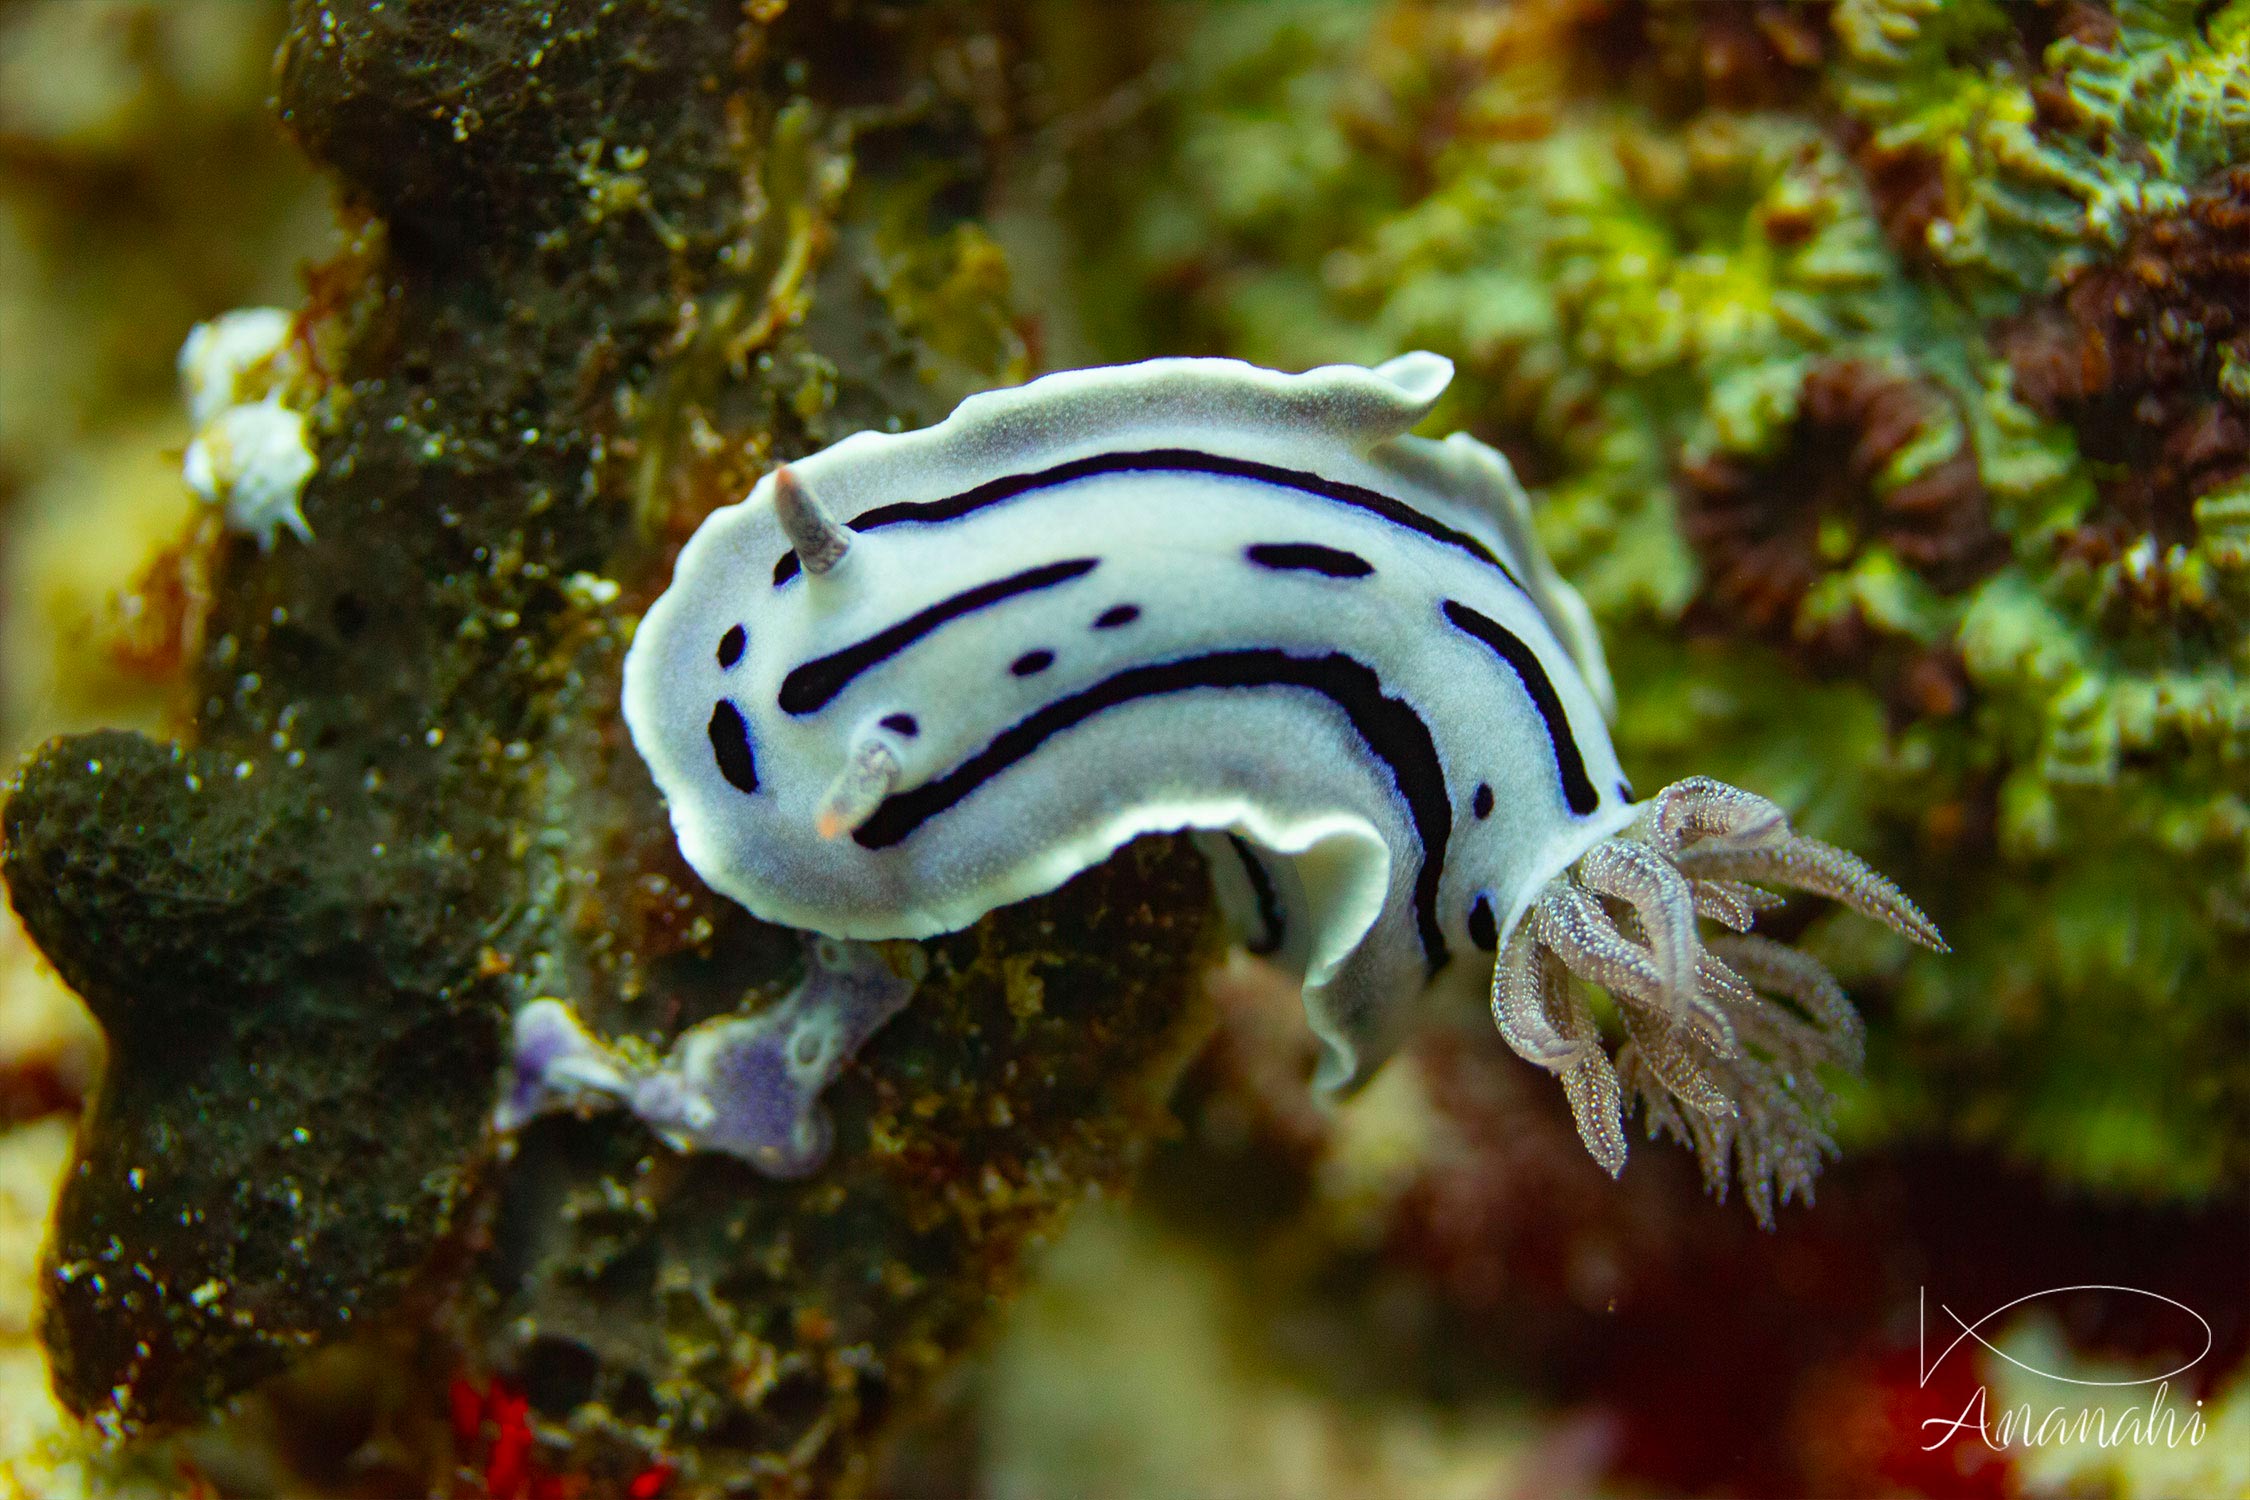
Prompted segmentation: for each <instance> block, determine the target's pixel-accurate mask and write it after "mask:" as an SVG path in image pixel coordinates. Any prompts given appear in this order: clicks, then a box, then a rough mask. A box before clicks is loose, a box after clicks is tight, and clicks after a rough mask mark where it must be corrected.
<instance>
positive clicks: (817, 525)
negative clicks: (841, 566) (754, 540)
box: [773, 464, 852, 576]
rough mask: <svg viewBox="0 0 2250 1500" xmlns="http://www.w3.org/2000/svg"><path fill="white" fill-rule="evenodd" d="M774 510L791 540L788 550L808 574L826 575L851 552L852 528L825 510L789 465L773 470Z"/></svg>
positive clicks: (783, 530) (784, 531) (784, 532)
mask: <svg viewBox="0 0 2250 1500" xmlns="http://www.w3.org/2000/svg"><path fill="white" fill-rule="evenodd" d="M773 509H774V514H775V515H776V516H778V517H780V519H781V530H782V533H783V535H785V536H787V537H788V538H789V550H790V551H792V552H794V553H796V554H797V562H798V564H799V565H800V566H802V567H803V568H804V570H805V572H806V573H808V574H811V575H814V576H818V575H819V574H822V573H825V572H827V571H828V570H829V569H831V568H833V567H835V566H836V564H838V563H840V562H842V561H843V560H844V554H845V553H846V552H847V551H849V550H850V549H851V545H852V534H851V529H850V528H849V527H847V526H845V525H844V524H843V523H842V522H840V521H838V520H837V519H836V518H835V517H834V516H832V515H830V514H829V513H828V512H827V511H826V510H825V509H823V508H822V506H821V503H820V502H819V501H818V500H816V499H814V498H813V495H812V491H810V490H808V489H806V488H805V485H804V481H802V480H800V479H799V478H798V477H797V475H796V471H795V470H793V469H791V468H790V467H789V466H788V465H787V464H784V465H782V466H781V467H780V468H778V469H776V470H774V471H773Z"/></svg>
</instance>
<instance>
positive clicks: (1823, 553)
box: [1680, 359, 2007, 717]
mask: <svg viewBox="0 0 2250 1500" xmlns="http://www.w3.org/2000/svg"><path fill="white" fill-rule="evenodd" d="M1941 401H1942V398H1941V397H1939V396H1938V395H1937V394H1935V393H1934V392H1933V391H1931V390H1930V389H1929V388H1928V387H1927V386H1925V385H1923V384H1921V383H1919V382H1917V381H1915V380H1914V379H1912V378H1911V377H1909V376H1906V375H1902V374H1898V373H1896V372H1893V371H1889V370H1885V369H1882V368H1879V367H1877V366H1875V365H1872V364H1869V363H1867V362H1865V361H1862V360H1857V359H1837V360H1830V361H1828V362H1826V363H1824V364H1821V365H1818V366H1815V367H1814V368H1813V369H1812V370H1811V371H1810V372H1809V373H1808V374H1807V375H1806V377H1805V381H1804V386H1803V389H1802V392H1801V395H1800V401H1799V406H1798V414H1797V421H1796V424H1795V426H1794V427H1793V428H1792V429H1791V430H1790V432H1789V434H1788V436H1787V438H1786V439H1785V440H1784V442H1783V443H1782V445H1781V447H1780V449H1779V451H1778V452H1776V453H1773V454H1771V455H1769V456H1764V457H1757V458H1746V457H1737V456H1735V455H1731V454H1715V455H1703V456H1691V457H1689V458H1687V459H1686V460H1685V461H1684V462H1683V463H1682V464H1681V467H1680V484H1681V491H1682V494H1681V505H1680V527H1681V530H1682V531H1683V532H1684V533H1685V534H1686V537H1687V540H1688V542H1689V544H1690V545H1691V546H1693V547H1694V548H1695V551H1696V554H1697V556H1698V557H1699V558H1700V560H1701V561H1702V564H1703V576H1704V584H1703V591H1702V594H1701V597H1700V598H1699V599H1698V600H1697V602H1696V606H1695V608H1694V609H1693V610H1692V611H1691V616H1690V620H1691V624H1693V625H1695V626H1696V627H1698V628H1702V629H1707V630H1719V631H1724V632H1727V633H1732V634H1747V635H1752V636H1757V637H1761V638H1763V639H1766V640H1770V641H1772V642H1774V643H1776V644H1778V645H1781V646H1784V647H1786V648H1789V649H1791V650H1792V651H1794V652H1796V653H1797V654H1799V655H1800V656H1801V657H1802V658H1803V659H1804V660H1805V661H1806V662H1807V664H1808V665H1810V666H1811V667H1813V668H1814V669H1815V670H1817V671H1824V672H1833V671H1844V670H1851V671H1855V672H1859V673H1863V674H1870V675H1872V676H1873V677H1874V679H1875V680H1876V681H1877V682H1878V683H1879V684H1880V685H1881V686H1882V688H1883V690H1884V692H1885V695H1886V697H1888V698H1889V700H1890V701H1891V704H1892V706H1893V709H1894V711H1897V712H1899V713H1901V714H1903V715H1906V716H1908V717H1924V716H1929V715H1936V714H1947V713H1953V712H1957V711H1958V710H1959V709H1960V708H1961V707H1962V705H1963V703H1964V701H1965V693H1966V686H1965V682H1964V680H1963V678H1962V676H1961V674H1960V670H1959V667H1958V664H1957V663H1955V662H1954V661H1953V659H1952V657H1951V654H1950V653H1948V652H1943V651H1940V652H1935V653H1933V652H1930V651H1928V650H1925V649H1922V648H1920V647H1918V646H1915V645H1914V644H1913V643H1911V642H1902V641H1896V640H1886V639H1884V638H1883V636H1882V633H1881V632H1880V631H1878V630H1877V629H1876V628H1875V627H1874V626H1872V625H1871V624H1870V623H1869V622H1868V621H1866V620H1865V619H1862V618H1860V617H1859V616H1858V615H1856V614H1854V615H1849V616H1847V617H1845V618H1842V619H1838V620H1833V621H1829V622H1826V623H1824V624H1823V625H1821V626H1820V627H1819V628H1817V629H1813V630H1808V629H1807V628H1806V627H1805V624H1804V622H1803V621H1802V620H1801V619H1800V617H1799V616H1800V611H1801V608H1802V606H1803V604H1804V602H1805V600H1806V598H1807V597H1808V596H1809V595H1810V594H1811V593H1812V590H1813V588H1814V586H1815V585H1816V584H1818V583H1819V581H1820V579H1821V577H1822V576H1823V575H1824V574H1826V573H1828V572H1830V571H1832V570H1836V569H1839V568H1842V567H1844V566H1848V565H1849V564H1850V563H1851V561H1852V560H1853V559H1854V558H1855V557H1856V556H1857V555H1858V554H1859V553H1860V552H1861V551H1862V550H1863V549H1865V548H1866V547H1869V546H1873V545H1881V546H1885V547H1888V548H1889V549H1890V550H1891V552H1892V553H1893V554H1895V555H1896V556H1897V557H1898V558H1899V560H1900V561H1902V562H1904V563H1905V564H1906V565H1907V566H1908V567H1910V568H1912V569H1914V571H1915V572H1917V573H1919V574H1920V575H1921V576H1922V577H1923V578H1924V579H1926V580H1927V581H1928V582H1929V583H1930V584H1931V585H1932V586H1934V587H1935V588H1937V589H1938V590H1940V591H1941V592H1945V593H1952V592H1956V591H1958V590H1960V589H1963V588H1966V587H1968V586H1969V585H1970V584H1972V583H1974V582H1975V581H1976V580H1978V579H1979V578H1982V577H1984V576H1985V575H1986V574H1988V573H1990V572H1991V571H1992V570H1993V569H1994V568H1996V567H1998V566H1999V565H2000V563H2001V562H2002V561H2004V560H2005V558H2006V556H2007V548H2006V543H2005V540H2004V539H2003V538H2002V537H2001V535H2000V534H1999V532H1997V531H1996V530H1995V529H1994V528H1993V525H1992V520H1991V516H1990V514H1989V511H1988V508H1987V497H1986V495H1985V490H1984V484H1983V481H1982V479H1981V478H1980V477H1979V475H1978V472H1977V461H1976V454H1975V453H1974V451H1972V450H1971V449H1970V448H1969V447H1968V446H1967V445H1966V444H1964V445H1963V446H1962V448H1961V450H1960V451H1959V452H1957V453H1955V454H1954V455H1953V456H1952V457H1950V458H1947V459H1945V460H1943V461H1942V462H1939V463H1937V464H1934V465H1932V466H1930V467H1929V468H1927V469H1925V470H1923V472H1922V473H1920V474H1918V475H1917V476H1915V477H1914V478H1913V479H1910V480H1908V481H1907V482H1905V483H1904V484H1900V485H1897V486H1895V487H1892V488H1889V489H1884V488H1882V487H1881V485H1880V483H1879V478H1880V476H1881V474H1882V471H1883V469H1884V467H1885V466H1886V465H1887V464H1888V463H1889V462H1890V461H1891V460H1892V459H1893V458H1894V457H1896V456H1897V454H1898V453H1899V452H1900V451H1902V450H1903V449H1905V448H1906V447H1907V446H1908V445H1909V444H1911V443H1913V442H1914V441H1916V440H1917V439H1918V438H1920V437H1921V436H1922V435H1923V434H1924V433H1925V432H1926V431H1927V430H1928V427H1929V424H1930V423H1932V422H1933V421H1935V420H1938V419H1939V418H1940V417H1941V416H1942V415H1943V408H1942V406H1941V405H1940V403H1941ZM1839 524H1840V525H1841V526H1842V527H1843V528H1844V530H1845V532H1846V536H1847V541H1848V546H1847V547H1846V548H1845V549H1844V550H1843V551H1841V552H1840V553H1839V552H1838V550H1837V549H1836V548H1835V546H1834V544H1833V541H1832V539H1831V538H1830V537H1829V536H1828V535H1827V533H1829V532H1831V531H1832V529H1833V528H1834V527H1835V526H1836V525H1839ZM1871 657H1872V658H1873V660H1872V662H1871V661H1870V658H1871ZM1871 669H1872V670H1871Z"/></svg>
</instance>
